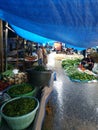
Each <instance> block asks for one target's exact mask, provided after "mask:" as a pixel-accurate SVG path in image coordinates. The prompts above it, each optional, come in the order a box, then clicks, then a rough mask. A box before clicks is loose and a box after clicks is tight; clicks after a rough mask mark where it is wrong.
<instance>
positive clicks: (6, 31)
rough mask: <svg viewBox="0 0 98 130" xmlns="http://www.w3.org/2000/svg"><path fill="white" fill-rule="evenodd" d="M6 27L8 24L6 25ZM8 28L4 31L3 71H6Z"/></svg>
mask: <svg viewBox="0 0 98 130" xmlns="http://www.w3.org/2000/svg"><path fill="white" fill-rule="evenodd" d="M6 26H8V23H6ZM7 47H8V28H6V29H5V71H6V70H7Z"/></svg>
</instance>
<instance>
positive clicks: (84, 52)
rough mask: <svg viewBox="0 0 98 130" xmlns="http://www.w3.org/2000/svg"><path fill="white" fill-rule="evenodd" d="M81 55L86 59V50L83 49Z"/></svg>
mask: <svg viewBox="0 0 98 130" xmlns="http://www.w3.org/2000/svg"><path fill="white" fill-rule="evenodd" d="M82 54H83V56H84V58H85V57H86V50H85V49H84V50H83V51H82Z"/></svg>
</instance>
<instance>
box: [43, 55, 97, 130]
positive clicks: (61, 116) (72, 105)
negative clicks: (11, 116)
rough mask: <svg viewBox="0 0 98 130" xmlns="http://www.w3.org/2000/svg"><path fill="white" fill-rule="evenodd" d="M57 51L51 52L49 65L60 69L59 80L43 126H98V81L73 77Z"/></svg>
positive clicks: (59, 129)
mask: <svg viewBox="0 0 98 130" xmlns="http://www.w3.org/2000/svg"><path fill="white" fill-rule="evenodd" d="M55 55H57V54H54V53H52V54H50V55H49V61H48V65H47V66H48V67H49V68H51V69H52V70H53V71H54V72H56V80H55V81H54V82H53V91H52V93H51V95H50V97H49V100H48V103H47V105H46V112H45V117H44V120H43V124H42V130H98V83H77V82H72V81H70V79H69V78H68V76H67V75H66V73H65V72H64V70H63V69H62V67H61V60H56V59H55Z"/></svg>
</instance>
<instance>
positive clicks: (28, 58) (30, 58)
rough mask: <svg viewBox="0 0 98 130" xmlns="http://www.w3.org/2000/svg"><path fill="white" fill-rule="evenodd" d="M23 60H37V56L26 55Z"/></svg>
mask: <svg viewBox="0 0 98 130" xmlns="http://www.w3.org/2000/svg"><path fill="white" fill-rule="evenodd" d="M25 60H27V61H34V60H37V56H26V57H25Z"/></svg>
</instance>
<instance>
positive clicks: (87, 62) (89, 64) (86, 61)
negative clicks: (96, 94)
mask: <svg viewBox="0 0 98 130" xmlns="http://www.w3.org/2000/svg"><path fill="white" fill-rule="evenodd" d="M81 65H83V67H84V68H85V69H88V70H90V71H91V70H92V69H93V67H94V60H93V59H92V58H91V57H90V54H88V55H87V57H86V58H83V59H82V61H81Z"/></svg>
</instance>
